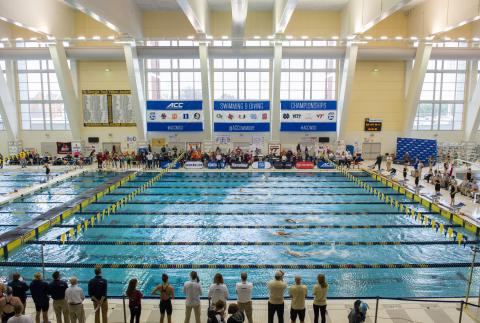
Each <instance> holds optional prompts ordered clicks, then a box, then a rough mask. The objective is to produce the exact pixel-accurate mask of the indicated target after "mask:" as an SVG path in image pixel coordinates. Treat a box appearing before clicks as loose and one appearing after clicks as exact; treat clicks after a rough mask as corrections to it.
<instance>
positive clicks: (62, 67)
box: [48, 42, 82, 141]
mask: <svg viewBox="0 0 480 323" xmlns="http://www.w3.org/2000/svg"><path fill="white" fill-rule="evenodd" d="M48 49H49V51H50V55H51V57H52V61H53V66H54V67H55V73H56V75H57V79H58V85H59V87H60V91H61V92H62V97H63V103H64V107H65V113H66V114H67V117H68V122H69V123H70V131H71V133H72V139H73V141H80V140H81V135H82V128H81V124H82V115H81V113H80V100H79V99H78V96H77V94H76V93H77V91H76V90H75V84H74V82H73V77H72V73H71V72H70V68H69V67H68V62H67V55H66V54H65V48H64V47H63V44H62V43H61V42H58V43H56V44H51V45H49V46H48Z"/></svg>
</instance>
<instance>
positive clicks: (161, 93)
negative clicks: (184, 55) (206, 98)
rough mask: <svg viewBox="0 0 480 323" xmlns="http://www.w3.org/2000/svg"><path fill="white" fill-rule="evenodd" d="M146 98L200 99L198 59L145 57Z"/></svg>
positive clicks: (200, 84)
mask: <svg viewBox="0 0 480 323" xmlns="http://www.w3.org/2000/svg"><path fill="white" fill-rule="evenodd" d="M145 75H146V78H147V81H146V85H147V86H146V91H147V99H148V100H201V99H202V78H201V74H200V60H199V59H177V58H173V59H146V60H145Z"/></svg>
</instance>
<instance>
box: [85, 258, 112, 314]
mask: <svg viewBox="0 0 480 323" xmlns="http://www.w3.org/2000/svg"><path fill="white" fill-rule="evenodd" d="M107 287H108V285H107V280H106V279H104V278H102V269H101V268H100V267H97V268H95V277H94V278H92V279H91V280H90V281H89V282H88V295H90V298H91V299H92V302H93V308H94V310H95V323H100V313H101V315H102V322H103V323H107V322H108V315H107V311H108V301H107Z"/></svg>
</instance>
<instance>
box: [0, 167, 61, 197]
mask: <svg viewBox="0 0 480 323" xmlns="http://www.w3.org/2000/svg"><path fill="white" fill-rule="evenodd" d="M61 174H62V172H58V171H52V172H51V173H50V176H51V177H55V176H58V175H61ZM45 179H46V177H45V171H19V170H15V171H13V170H12V171H11V170H2V171H0V195H4V194H10V193H13V192H15V191H18V190H20V189H23V188H27V187H30V186H32V185H35V184H39V183H42V182H45Z"/></svg>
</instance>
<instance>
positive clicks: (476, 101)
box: [464, 62, 480, 141]
mask: <svg viewBox="0 0 480 323" xmlns="http://www.w3.org/2000/svg"><path fill="white" fill-rule="evenodd" d="M473 63H474V64H471V65H473V67H474V68H472V69H471V71H474V70H475V71H474V73H473V74H474V75H472V77H471V78H472V79H473V78H474V77H475V79H476V76H477V75H478V72H477V71H476V68H477V62H473ZM472 90H473V91H470V93H471V98H470V100H469V101H468V105H467V110H466V112H465V138H464V139H465V141H473V140H474V139H475V137H476V134H477V132H478V127H480V82H478V80H477V81H476V83H475V86H474V87H472Z"/></svg>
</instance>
